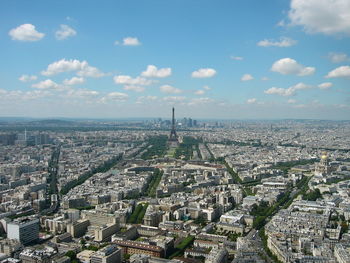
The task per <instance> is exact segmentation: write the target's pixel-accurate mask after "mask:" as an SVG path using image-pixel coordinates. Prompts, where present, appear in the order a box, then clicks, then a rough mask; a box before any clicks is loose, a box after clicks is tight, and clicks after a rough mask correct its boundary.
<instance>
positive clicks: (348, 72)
mask: <svg viewBox="0 0 350 263" xmlns="http://www.w3.org/2000/svg"><path fill="white" fill-rule="evenodd" d="M346 77H347V78H349V77H350V66H341V67H338V68H336V69H333V70H332V71H330V72H328V74H327V75H326V78H346Z"/></svg>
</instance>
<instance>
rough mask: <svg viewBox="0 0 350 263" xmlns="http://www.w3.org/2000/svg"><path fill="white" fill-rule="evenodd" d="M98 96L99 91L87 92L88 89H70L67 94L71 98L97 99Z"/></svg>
mask: <svg viewBox="0 0 350 263" xmlns="http://www.w3.org/2000/svg"><path fill="white" fill-rule="evenodd" d="M98 95H99V92H98V91H95V90H87V89H70V90H68V92H67V94H66V96H67V97H70V98H88V97H96V96H98Z"/></svg>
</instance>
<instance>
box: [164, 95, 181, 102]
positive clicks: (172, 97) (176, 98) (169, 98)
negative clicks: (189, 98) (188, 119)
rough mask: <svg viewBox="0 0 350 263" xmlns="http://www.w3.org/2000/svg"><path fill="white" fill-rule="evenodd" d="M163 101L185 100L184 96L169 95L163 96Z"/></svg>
mask: <svg viewBox="0 0 350 263" xmlns="http://www.w3.org/2000/svg"><path fill="white" fill-rule="evenodd" d="M163 100H164V101H166V102H182V101H185V100H186V97H184V96H169V97H164V98H163Z"/></svg>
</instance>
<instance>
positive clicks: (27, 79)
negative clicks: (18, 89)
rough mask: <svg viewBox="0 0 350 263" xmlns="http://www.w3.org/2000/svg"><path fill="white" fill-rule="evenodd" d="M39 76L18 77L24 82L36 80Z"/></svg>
mask: <svg viewBox="0 0 350 263" xmlns="http://www.w3.org/2000/svg"><path fill="white" fill-rule="evenodd" d="M37 78H38V77H37V76H35V75H22V76H20V77H19V78H18V79H19V80H20V81H22V82H30V81H34V80H36V79H37Z"/></svg>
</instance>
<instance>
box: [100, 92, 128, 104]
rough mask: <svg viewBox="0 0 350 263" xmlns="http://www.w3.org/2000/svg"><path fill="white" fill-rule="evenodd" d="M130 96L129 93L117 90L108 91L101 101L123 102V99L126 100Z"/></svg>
mask: <svg viewBox="0 0 350 263" xmlns="http://www.w3.org/2000/svg"><path fill="white" fill-rule="evenodd" d="M128 98H129V95H128V94H126V93H122V92H117V91H115V92H111V93H108V94H107V95H106V96H104V97H102V98H101V100H100V101H101V102H102V103H107V102H110V101H119V102H123V101H126V100H127V99H128Z"/></svg>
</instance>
